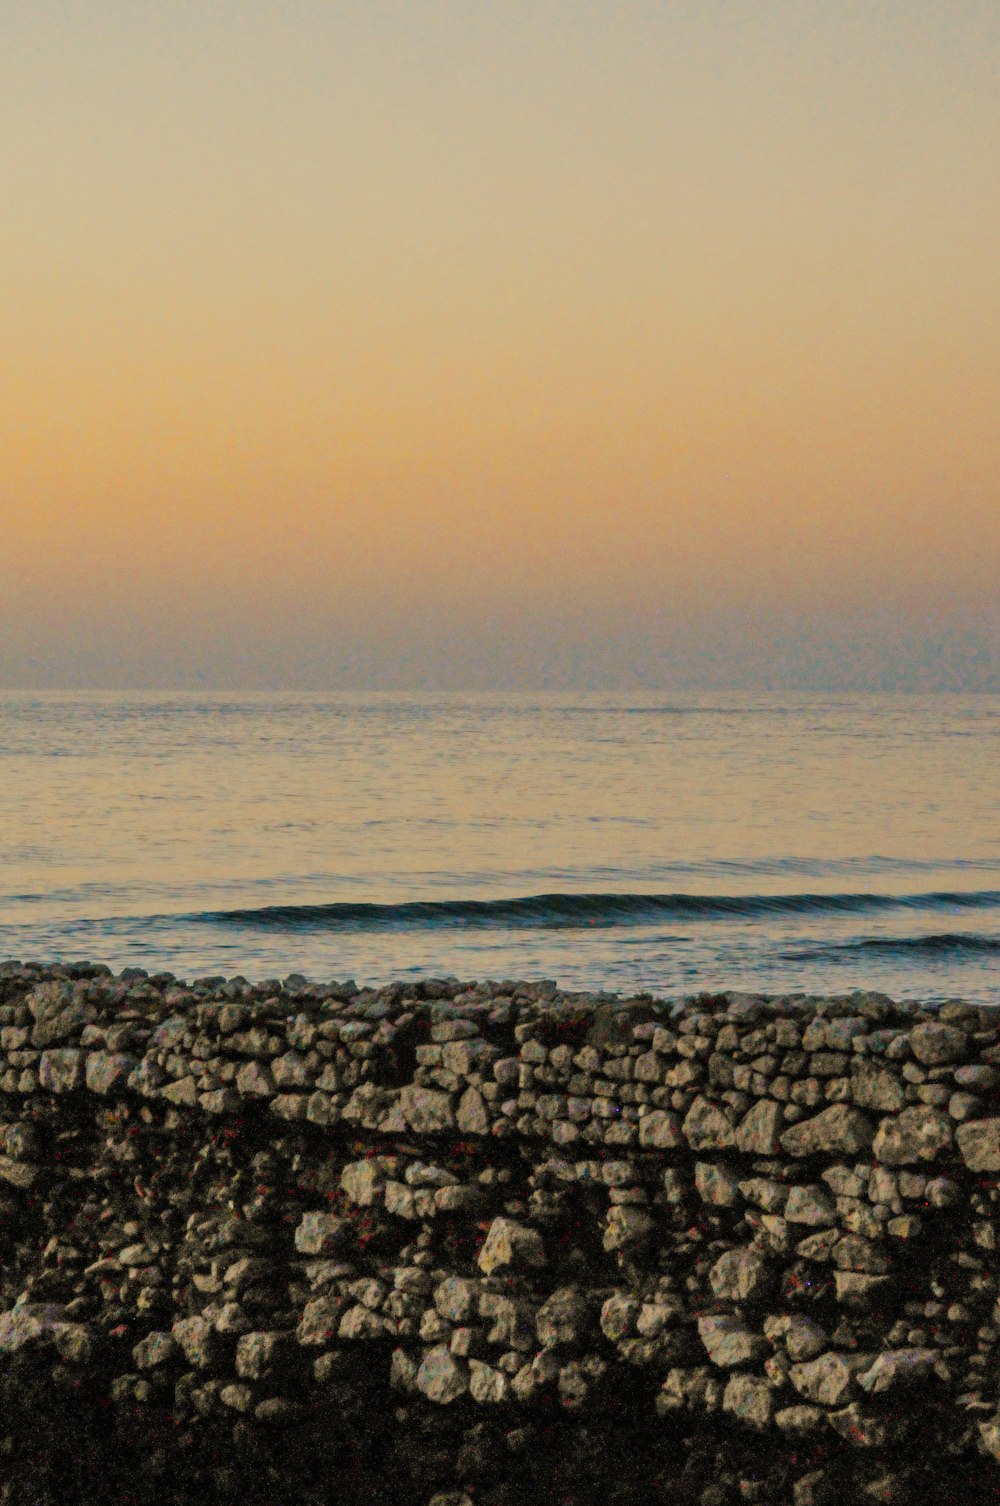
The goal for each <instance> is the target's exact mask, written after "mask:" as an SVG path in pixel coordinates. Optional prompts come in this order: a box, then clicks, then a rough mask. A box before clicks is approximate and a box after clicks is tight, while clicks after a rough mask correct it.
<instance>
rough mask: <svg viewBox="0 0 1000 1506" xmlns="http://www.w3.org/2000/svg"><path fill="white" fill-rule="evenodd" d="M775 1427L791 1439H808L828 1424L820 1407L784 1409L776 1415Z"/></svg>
mask: <svg viewBox="0 0 1000 1506" xmlns="http://www.w3.org/2000/svg"><path fill="white" fill-rule="evenodd" d="M774 1424H775V1427H777V1428H778V1429H779V1431H780V1432H782V1433H784V1434H785V1435H786V1436H787V1437H789V1438H808V1437H809V1436H810V1435H811V1434H812V1433H815V1432H817V1431H818V1430H819V1428H820V1427H823V1426H825V1424H826V1413H825V1412H824V1411H822V1409H821V1408H820V1407H807V1406H804V1405H803V1406H798V1407H782V1408H781V1410H780V1411H779V1412H775V1414H774Z"/></svg>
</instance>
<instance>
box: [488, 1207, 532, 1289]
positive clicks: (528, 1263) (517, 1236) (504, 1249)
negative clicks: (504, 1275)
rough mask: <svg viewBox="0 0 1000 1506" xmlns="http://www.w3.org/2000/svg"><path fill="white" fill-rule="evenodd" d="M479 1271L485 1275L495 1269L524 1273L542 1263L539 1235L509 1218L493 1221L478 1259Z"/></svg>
mask: <svg viewBox="0 0 1000 1506" xmlns="http://www.w3.org/2000/svg"><path fill="white" fill-rule="evenodd" d="M477 1263H478V1265H479V1269H480V1270H481V1271H483V1272H484V1273H485V1275H487V1276H489V1275H491V1274H492V1272H493V1271H495V1270H507V1269H511V1268H513V1269H515V1270H524V1269H526V1268H530V1267H538V1266H542V1265H544V1264H545V1246H544V1245H543V1243H542V1236H541V1235H540V1234H539V1233H538V1232H537V1230H535V1229H531V1228H529V1227H528V1226H527V1225H526V1224H519V1223H515V1222H514V1220H513V1219H510V1218H495V1219H494V1220H493V1222H492V1223H491V1224H490V1227H489V1230H488V1231H487V1235H486V1238H485V1240H484V1241H483V1246H482V1249H481V1250H480V1251H479V1256H478V1262H477Z"/></svg>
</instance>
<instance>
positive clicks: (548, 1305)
mask: <svg viewBox="0 0 1000 1506" xmlns="http://www.w3.org/2000/svg"><path fill="white" fill-rule="evenodd" d="M589 1320H590V1312H589V1309H588V1307H587V1303H586V1300H585V1299H584V1297H583V1295H582V1293H581V1292H580V1290H579V1288H578V1287H575V1286H560V1287H557V1288H556V1290H555V1291H554V1292H553V1293H552V1295H551V1296H550V1297H548V1298H546V1300H545V1301H544V1302H543V1303H542V1305H541V1307H540V1308H539V1309H538V1312H537V1313H536V1314H535V1330H536V1332H537V1334H538V1342H539V1343H540V1344H541V1346H542V1348H543V1349H553V1348H555V1347H556V1346H557V1345H563V1346H565V1347H567V1348H573V1347H575V1346H576V1345H577V1344H579V1343H580V1342H581V1339H582V1338H583V1336H584V1334H585V1332H586V1330H587V1328H588V1327H589Z"/></svg>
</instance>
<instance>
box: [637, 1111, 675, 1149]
mask: <svg viewBox="0 0 1000 1506" xmlns="http://www.w3.org/2000/svg"><path fill="white" fill-rule="evenodd" d="M639 1144H640V1145H641V1146H642V1147H643V1149H644V1150H676V1149H677V1148H678V1147H679V1146H681V1145H683V1144H684V1139H683V1136H682V1135H681V1126H680V1120H679V1119H678V1118H677V1115H676V1114H671V1113H670V1112H669V1111H668V1110H666V1109H652V1110H651V1111H650V1112H649V1113H648V1114H644V1115H643V1117H642V1118H641V1119H640V1120H639Z"/></svg>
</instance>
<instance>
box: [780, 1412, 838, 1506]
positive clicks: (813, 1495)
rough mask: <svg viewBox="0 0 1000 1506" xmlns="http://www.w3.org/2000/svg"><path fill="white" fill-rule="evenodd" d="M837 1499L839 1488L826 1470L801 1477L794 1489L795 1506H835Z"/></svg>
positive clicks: (793, 1499)
mask: <svg viewBox="0 0 1000 1506" xmlns="http://www.w3.org/2000/svg"><path fill="white" fill-rule="evenodd" d="M790 1410H792V1411H811V1410H813V1409H812V1408H805V1407H795V1408H791V1409H790ZM779 1415H780V1414H779ZM775 1421H777V1418H776V1419H775ZM837 1498H838V1490H837V1487H836V1486H835V1485H834V1483H833V1481H832V1480H831V1478H830V1472H829V1471H828V1470H825V1469H811V1470H810V1471H809V1473H808V1474H807V1475H801V1476H800V1477H799V1479H797V1480H796V1482H795V1485H794V1487H793V1489H792V1503H793V1506H834V1502H835V1501H836V1500H837Z"/></svg>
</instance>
